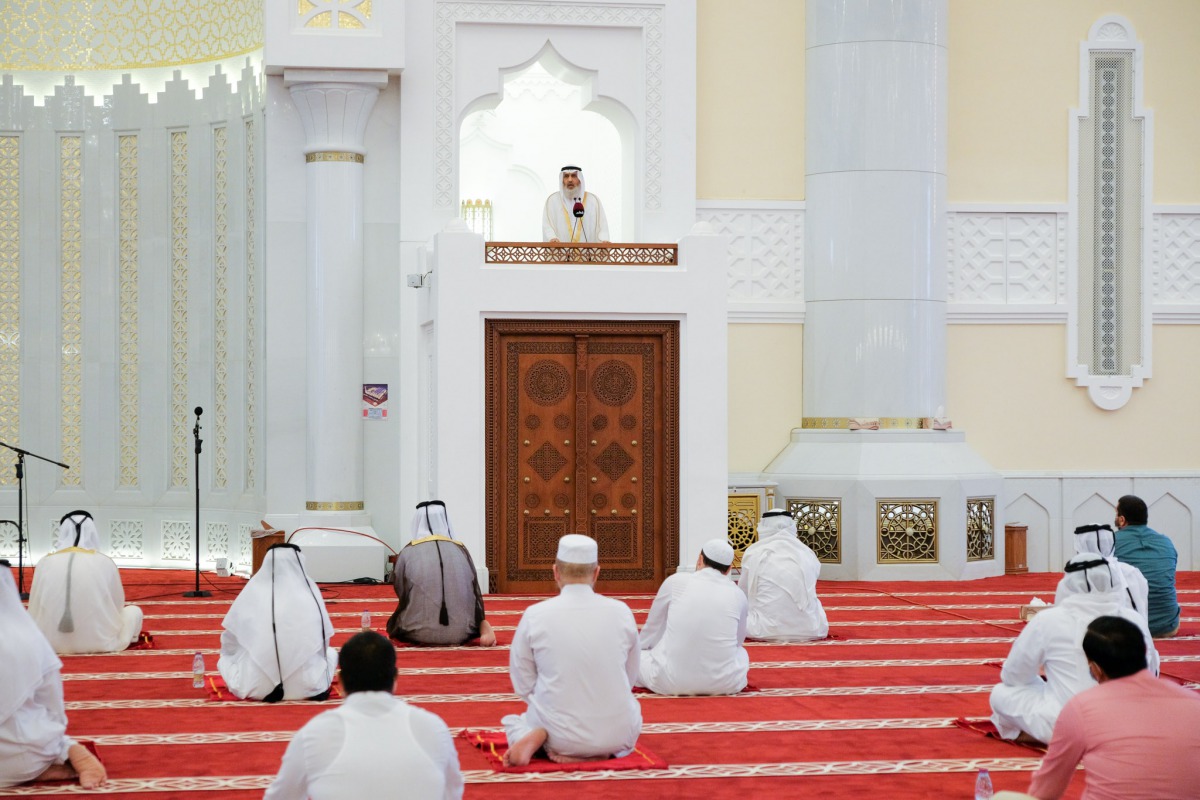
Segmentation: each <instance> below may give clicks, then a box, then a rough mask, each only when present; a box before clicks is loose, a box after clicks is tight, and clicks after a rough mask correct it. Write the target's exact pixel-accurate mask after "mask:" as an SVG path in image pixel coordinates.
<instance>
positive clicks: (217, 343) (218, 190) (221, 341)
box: [210, 125, 229, 538]
mask: <svg viewBox="0 0 1200 800" xmlns="http://www.w3.org/2000/svg"><path fill="white" fill-rule="evenodd" d="M228 142H229V129H228V128H227V127H226V126H224V125H219V126H217V127H215V128H214V129H213V143H212V146H213V282H214V284H215V286H214V289H215V291H214V296H213V378H214V380H213V389H214V393H215V402H214V404H213V405H214V407H215V408H214V411H215V413H214V414H213V419H212V422H211V423H210V426H211V427H210V431H211V434H210V435H211V436H212V440H213V457H212V462H211V463H212V472H213V479H212V481H213V482H212V486H213V489H224V488H225V487H226V486H228V485H229V154H228V151H227V149H226V148H227V147H228ZM227 538H228V537H227Z"/></svg>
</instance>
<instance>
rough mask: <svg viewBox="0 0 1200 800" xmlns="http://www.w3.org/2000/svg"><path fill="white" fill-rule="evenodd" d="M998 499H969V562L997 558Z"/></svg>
mask: <svg viewBox="0 0 1200 800" xmlns="http://www.w3.org/2000/svg"><path fill="white" fill-rule="evenodd" d="M995 519H996V498H994V497H969V498H967V561H991V560H992V559H994V558H995V557H996V526H995Z"/></svg>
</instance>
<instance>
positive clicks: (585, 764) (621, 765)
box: [458, 730, 667, 772]
mask: <svg viewBox="0 0 1200 800" xmlns="http://www.w3.org/2000/svg"><path fill="white" fill-rule="evenodd" d="M458 738H460V739H464V740H466V741H467V742H468V743H470V744H471V745H472V746H473V747H477V748H479V750H480V751H481V752H482V753H483V754H484V755H485V756H486V757H487V760H488V764H490V765H491V767H492V769H494V770H495V771H496V772H598V771H600V770H606V769H607V770H622V769H666V768H667V762H666V761H663V760H662V759H661V758H659V757H658V756H656V755H654V754H653V753H651V752H650V751H649V750H647V749H646V748H644V747H642V746H641V743H640V742H639V743H638V746H637V747H635V748H634V749H633V752H632V753H630V754H629V755H627V756H622V757H621V758H603V759H597V760H595V761H572V762H571V763H569V764H559V763H556V762H554V761H551V760H550V759H548V758H544V757H540V756H535V757H534V758H533V760H531V761H530V762H529V763H528V764H527V765H525V766H523V767H509V766H505V764H504V754H505V753H506V752H508V738H507V737H506V736H505V735H504V732H503V731H469V730H462V731H459V732H458ZM540 752H541V751H539V753H540Z"/></svg>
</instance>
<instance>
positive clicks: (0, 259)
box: [0, 136, 21, 552]
mask: <svg viewBox="0 0 1200 800" xmlns="http://www.w3.org/2000/svg"><path fill="white" fill-rule="evenodd" d="M20 386H21V137H20V136H0V436H2V437H4V438H3V441H6V442H16V441H20V438H21V437H20V435H19V432H20V430H21V404H20V402H19V401H18V399H17V398H19V397H20V396H21V391H20ZM14 483H16V477H15V475H14V473H13V470H11V469H6V470H0V484H5V485H11V484H14ZM13 550H14V552H15V551H16V548H15V547H14V548H13Z"/></svg>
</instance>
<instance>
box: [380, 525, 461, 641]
mask: <svg viewBox="0 0 1200 800" xmlns="http://www.w3.org/2000/svg"><path fill="white" fill-rule="evenodd" d="M393 587H394V588H395V590H396V598H397V600H398V603H397V606H396V610H395V612H393V614H392V616H391V618H390V619H389V620H388V622H387V632H388V635H389V636H391V637H392V638H393V639H397V640H399V641H402V642H412V643H415V644H438V645H451V644H462V643H463V642H466V641H468V640H470V639H472V638H474V637H476V636H478V635H479V626H480V623H481V622H482V621H483V598H482V596H481V595H480V593H479V584H478V582H477V579H476V577H475V564H474V563H473V562H472V561H471V554H470V553H468V552H467V549H466V547H464V546H463V545H462V544H461V543H460V542H457V541H454V540H451V539H447V538H444V537H440V536H435V537H427V538H425V539H423V540H418V541H415V542H412V543H410V544H408V545H406V546H405V547H404V548H403V549H402V550H401V551H400V556H399V557H398V558H397V559H396V574H395V578H394V579H393ZM443 592H444V593H443ZM443 599H444V600H445V608H446V624H445V625H443V624H442V622H441V611H442V602H443Z"/></svg>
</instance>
